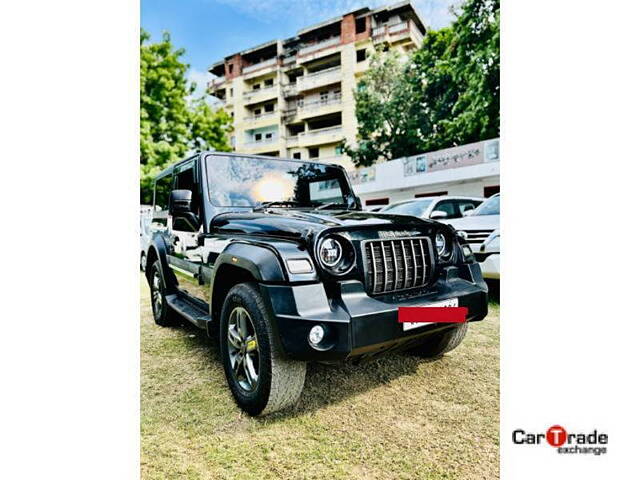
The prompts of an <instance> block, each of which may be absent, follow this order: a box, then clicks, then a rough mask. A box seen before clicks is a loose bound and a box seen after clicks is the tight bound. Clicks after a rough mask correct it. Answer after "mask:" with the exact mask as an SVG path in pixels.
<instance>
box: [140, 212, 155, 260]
mask: <svg viewBox="0 0 640 480" xmlns="http://www.w3.org/2000/svg"><path fill="white" fill-rule="evenodd" d="M152 210H153V207H148V206H146V205H141V206H140V270H142V271H143V272H144V269H145V267H146V266H147V249H148V248H149V242H150V241H151V216H152V215H151V212H152Z"/></svg>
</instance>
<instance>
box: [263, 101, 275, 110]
mask: <svg viewBox="0 0 640 480" xmlns="http://www.w3.org/2000/svg"><path fill="white" fill-rule="evenodd" d="M274 107H275V104H273V103H268V104H267V105H265V106H264V111H265V112H273V110H274Z"/></svg>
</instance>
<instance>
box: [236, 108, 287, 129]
mask: <svg viewBox="0 0 640 480" xmlns="http://www.w3.org/2000/svg"><path fill="white" fill-rule="evenodd" d="M243 120H244V124H245V128H262V127H268V126H269V125H275V124H278V123H279V115H278V112H276V111H274V112H266V113H262V114H260V115H248V116H246V117H244V119H243Z"/></svg>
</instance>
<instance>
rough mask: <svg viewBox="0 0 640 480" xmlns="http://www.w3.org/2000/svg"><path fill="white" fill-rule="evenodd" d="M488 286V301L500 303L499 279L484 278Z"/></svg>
mask: <svg viewBox="0 0 640 480" xmlns="http://www.w3.org/2000/svg"><path fill="white" fill-rule="evenodd" d="M485 282H487V286H488V287H489V301H490V302H492V303H497V304H498V305H500V280H492V279H485Z"/></svg>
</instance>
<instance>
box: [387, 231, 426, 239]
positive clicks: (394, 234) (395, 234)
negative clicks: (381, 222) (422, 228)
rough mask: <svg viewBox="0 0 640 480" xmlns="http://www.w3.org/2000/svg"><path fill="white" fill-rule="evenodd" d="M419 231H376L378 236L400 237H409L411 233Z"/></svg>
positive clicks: (416, 233)
mask: <svg viewBox="0 0 640 480" xmlns="http://www.w3.org/2000/svg"><path fill="white" fill-rule="evenodd" d="M419 233H420V232H417V231H415V230H414V231H411V232H410V231H408V230H400V231H397V232H385V231H383V232H378V234H379V235H380V238H402V237H411V236H412V235H418V234H419Z"/></svg>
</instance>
